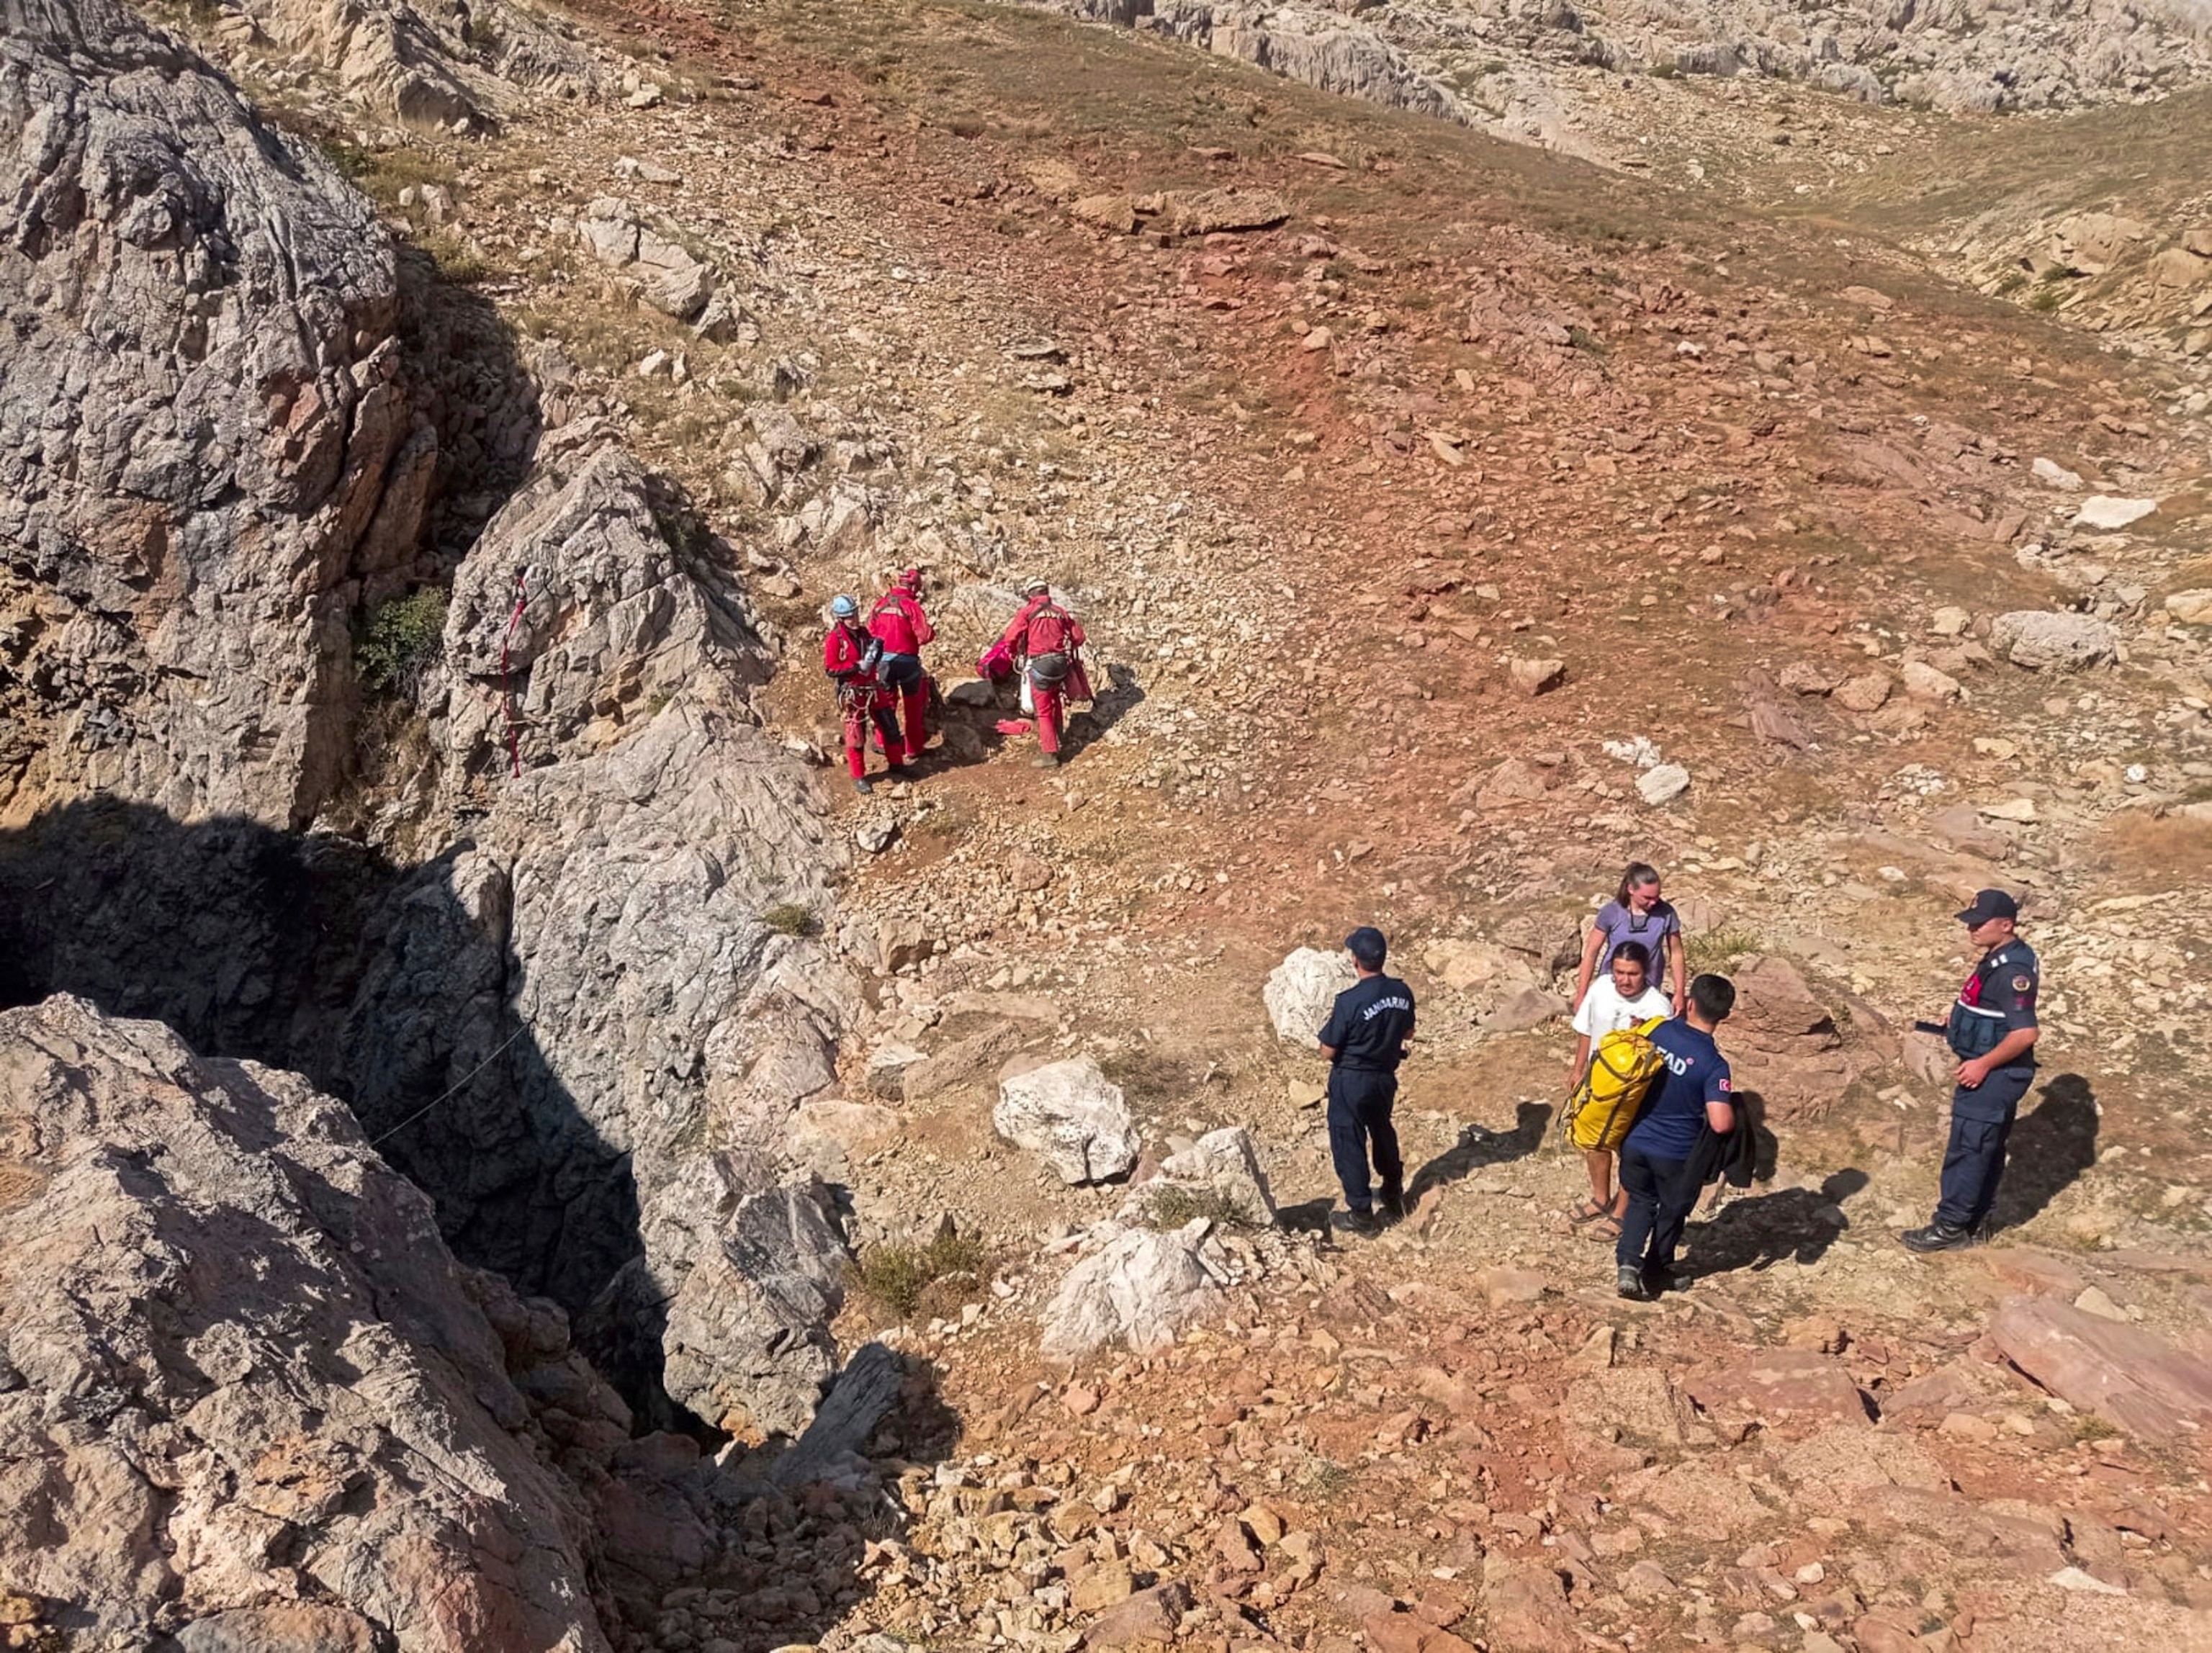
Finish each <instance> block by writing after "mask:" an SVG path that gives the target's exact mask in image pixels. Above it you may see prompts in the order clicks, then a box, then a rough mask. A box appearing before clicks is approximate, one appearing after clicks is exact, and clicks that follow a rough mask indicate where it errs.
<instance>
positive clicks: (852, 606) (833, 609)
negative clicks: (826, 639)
mask: <svg viewBox="0 0 2212 1653" xmlns="http://www.w3.org/2000/svg"><path fill="white" fill-rule="evenodd" d="M829 612H830V613H831V614H832V615H834V616H836V617H837V618H838V619H840V620H850V619H853V618H854V617H857V616H858V615H859V614H860V605H859V604H858V603H856V602H854V600H853V599H851V598H849V597H833V598H831V599H829Z"/></svg>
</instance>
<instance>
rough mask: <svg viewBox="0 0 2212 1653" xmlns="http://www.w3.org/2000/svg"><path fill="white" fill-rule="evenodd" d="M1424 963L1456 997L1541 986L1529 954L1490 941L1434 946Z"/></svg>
mask: <svg viewBox="0 0 2212 1653" xmlns="http://www.w3.org/2000/svg"><path fill="white" fill-rule="evenodd" d="M1421 963H1423V964H1425V965H1426V966H1427V967H1428V969H1429V973H1430V974H1431V975H1434V976H1435V977H1436V978H1437V980H1438V981H1441V982H1443V985H1444V986H1445V987H1447V988H1450V989H1452V991H1454V992H1455V993H1468V992H1472V991H1477V990H1482V989H1491V988H1505V989H1511V988H1523V987H1534V986H1536V985H1537V971H1536V970H1535V969H1534V965H1533V964H1532V963H1531V961H1530V960H1529V958H1528V955H1527V954H1525V953H1522V952H1519V951H1514V950H1512V949H1510V948H1506V947H1500V946H1495V945H1492V944H1491V943H1489V942H1487V941H1450V940H1448V941H1436V942H1431V944H1430V945H1428V946H1427V947H1426V948H1425V949H1424V950H1423V951H1422V953H1421Z"/></svg>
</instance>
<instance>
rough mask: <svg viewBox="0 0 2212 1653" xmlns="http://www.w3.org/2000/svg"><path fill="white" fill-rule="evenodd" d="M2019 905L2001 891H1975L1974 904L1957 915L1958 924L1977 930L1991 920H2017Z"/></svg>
mask: <svg viewBox="0 0 2212 1653" xmlns="http://www.w3.org/2000/svg"><path fill="white" fill-rule="evenodd" d="M2019 916H2020V903H2019V902H2016V901H2015V900H2014V899H2013V898H2012V897H2011V896H2008V895H2007V894H2005V892H2004V891H2003V890H1975V891H1974V904H1973V905H1972V907H1969V908H1968V909H1966V911H1965V912H1963V913H1961V914H1960V915H1959V922H1960V923H1961V924H1964V925H1966V926H1968V927H1970V928H1979V927H1981V926H1983V925H1984V924H1987V923H1988V922H1989V921H1990V920H1991V919H1993V918H2009V919H2017V918H2018V917H2019Z"/></svg>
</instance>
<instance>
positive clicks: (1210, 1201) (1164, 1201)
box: [1145, 1182, 1245, 1231]
mask: <svg viewBox="0 0 2212 1653" xmlns="http://www.w3.org/2000/svg"><path fill="white" fill-rule="evenodd" d="M1200 1217H1203V1218H1206V1221H1208V1222H1210V1223H1212V1225H1214V1226H1215V1227H1217V1228H1242V1227H1243V1226H1245V1223H1244V1214H1243V1212H1241V1211H1239V1210H1238V1209H1237V1205H1236V1202H1235V1201H1234V1200H1231V1199H1230V1198H1229V1196H1228V1195H1226V1194H1224V1193H1222V1192H1221V1190H1220V1189H1218V1188H1184V1187H1182V1185H1180V1184H1179V1183H1174V1182H1170V1183H1168V1184H1166V1185H1165V1186H1164V1187H1161V1188H1153V1189H1151V1190H1149V1191H1148V1192H1147V1193H1146V1198H1145V1225H1146V1227H1147V1228H1156V1229H1159V1230H1161V1231H1166V1230H1168V1229H1172V1228H1181V1227H1182V1225H1184V1224H1186V1223H1189V1222H1194V1221H1195V1220H1197V1219H1198V1218H1200Z"/></svg>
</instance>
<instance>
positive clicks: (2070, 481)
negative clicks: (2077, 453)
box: [2028, 459, 2081, 494]
mask: <svg viewBox="0 0 2212 1653" xmlns="http://www.w3.org/2000/svg"><path fill="white" fill-rule="evenodd" d="M2028 470H2029V471H2030V472H2031V473H2032V474H2033V476H2034V477H2035V479H2036V481H2038V482H2039V483H2042V484H2043V485H2044V486H2045V488H2055V489H2058V491H2059V492H2061V493H2062V494H2075V493H2079V492H2080V491H2081V476H2080V473H2078V472H2076V471H2069V470H2068V469H2067V468H2066V467H2065V466H2064V465H2060V464H2059V463H2058V462H2057V460H2055V459H2037V460H2036V462H2035V463H2034V464H2033V465H2030V466H2029V467H2028Z"/></svg>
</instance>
